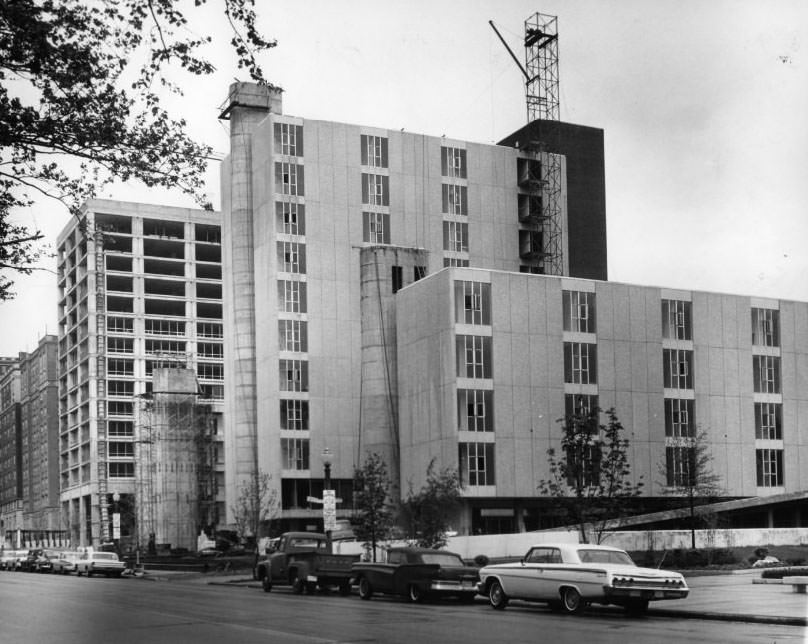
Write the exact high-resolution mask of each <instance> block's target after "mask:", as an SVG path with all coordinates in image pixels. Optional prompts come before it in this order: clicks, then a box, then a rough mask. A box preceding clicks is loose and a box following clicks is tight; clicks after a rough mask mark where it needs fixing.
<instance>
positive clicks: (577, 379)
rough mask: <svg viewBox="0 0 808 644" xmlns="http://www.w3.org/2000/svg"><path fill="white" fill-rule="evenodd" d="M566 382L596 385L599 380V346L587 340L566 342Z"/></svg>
mask: <svg viewBox="0 0 808 644" xmlns="http://www.w3.org/2000/svg"><path fill="white" fill-rule="evenodd" d="M564 382H567V383H571V384H576V385H594V384H597V382H598V347H597V345H596V344H589V343H585V342H565V343H564Z"/></svg>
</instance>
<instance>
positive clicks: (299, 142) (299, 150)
mask: <svg viewBox="0 0 808 644" xmlns="http://www.w3.org/2000/svg"><path fill="white" fill-rule="evenodd" d="M295 136H296V137H297V156H299V157H302V156H303V126H302V125H296V126H295Z"/></svg>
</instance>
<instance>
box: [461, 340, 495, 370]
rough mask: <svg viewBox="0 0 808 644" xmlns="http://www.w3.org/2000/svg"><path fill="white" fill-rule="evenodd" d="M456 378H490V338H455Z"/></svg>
mask: <svg viewBox="0 0 808 644" xmlns="http://www.w3.org/2000/svg"><path fill="white" fill-rule="evenodd" d="M456 351H457V376H458V378H491V377H493V376H492V361H491V337H490V336H479V335H458V336H457V337H456Z"/></svg>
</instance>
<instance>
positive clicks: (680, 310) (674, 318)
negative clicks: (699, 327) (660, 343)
mask: <svg viewBox="0 0 808 644" xmlns="http://www.w3.org/2000/svg"><path fill="white" fill-rule="evenodd" d="M690 306H691V305H690V302H686V301H683V300H662V337H663V338H665V339H666V340H692V339H693V332H692V330H691V327H692V317H691V311H690Z"/></svg>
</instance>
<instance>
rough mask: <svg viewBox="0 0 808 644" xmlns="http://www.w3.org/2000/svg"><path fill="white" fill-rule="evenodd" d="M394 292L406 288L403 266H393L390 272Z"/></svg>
mask: <svg viewBox="0 0 808 644" xmlns="http://www.w3.org/2000/svg"><path fill="white" fill-rule="evenodd" d="M390 278H391V280H392V289H393V293H398V292H399V291H400V290H401V289H402V288H404V271H403V269H402V267H401V266H393V267H392V269H391V272H390Z"/></svg>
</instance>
